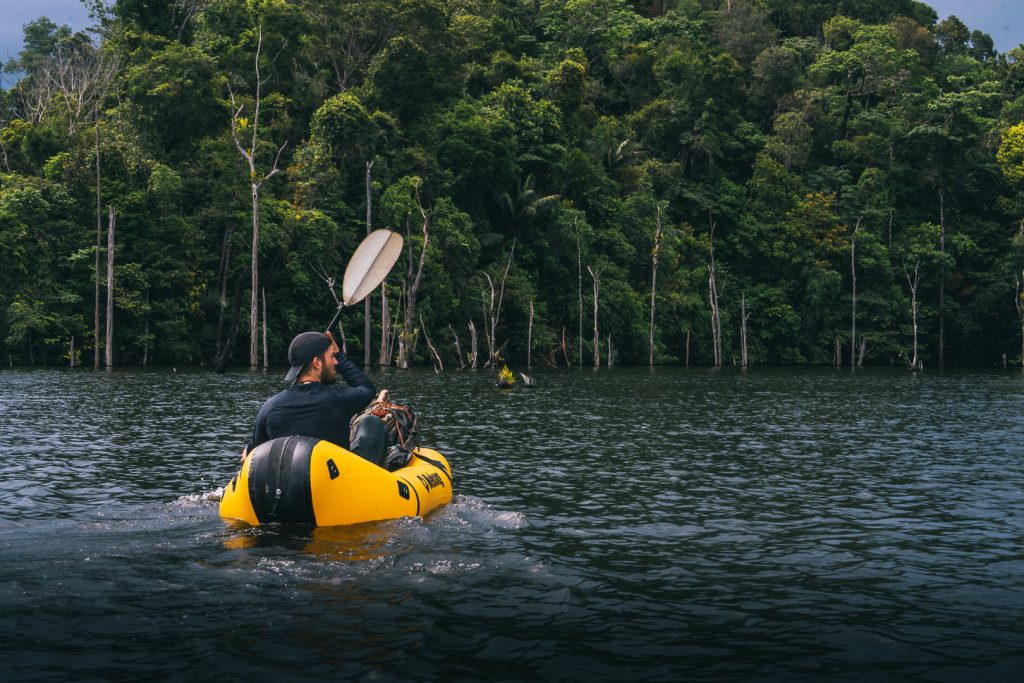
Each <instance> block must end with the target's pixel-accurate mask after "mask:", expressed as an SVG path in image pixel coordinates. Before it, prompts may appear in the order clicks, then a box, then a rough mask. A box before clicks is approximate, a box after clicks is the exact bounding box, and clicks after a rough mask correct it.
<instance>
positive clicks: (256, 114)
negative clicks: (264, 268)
mask: <svg viewBox="0 0 1024 683" xmlns="http://www.w3.org/2000/svg"><path fill="white" fill-rule="evenodd" d="M258 28H259V32H258V41H257V43H256V59H255V60H254V66H255V71H256V96H255V102H254V103H253V117H252V122H251V128H252V139H251V140H250V141H249V146H248V148H246V147H244V146H242V142H241V140H240V139H239V137H238V134H239V132H240V131H241V129H242V128H241V123H240V121H239V115H240V114H241V113H242V109H243V108H244V105H237V103H236V101H235V93H234V91H233V90H232V89H231V87H230V86H229V87H228V95H229V96H230V98H231V138H232V140H233V141H234V143H235V148H236V149H237V150H238V153H239V154H240V155H241V156H242V158H243V159H245V161H246V163H247V164H248V165H249V183H250V186H251V189H252V262H251V275H252V282H251V292H250V297H249V367H250V368H255V367H256V366H257V362H258V356H257V346H258V345H257V325H258V322H259V318H258V314H257V310H258V309H257V305H258V302H259V262H258V259H259V248H260V189H261V188H262V187H263V183H265V182H266V181H268V180H270V179H271V178H273V177H274V176H275V175H277V172H278V167H277V164H278V162H279V161H280V159H281V152H283V151H284V148H285V147H287V146H288V142H287V141H286V142H285V143H284V144H283V145H281V146H280V147H279V148H278V149H277V156H275V157H274V165H273V167H272V168H271V169H270V171H268V172H267V173H266V174H265V175H263V176H262V177H260V175H259V174H258V173H257V172H256V156H257V151H258V149H259V147H260V138H259V126H260V106H261V95H260V94H261V92H262V88H263V83H264V82H265V81H264V79H263V78H262V76H260V52H261V51H262V49H263V25H262V24H260V25H259V27H258Z"/></svg>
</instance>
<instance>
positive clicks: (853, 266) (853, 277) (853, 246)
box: [850, 216, 862, 368]
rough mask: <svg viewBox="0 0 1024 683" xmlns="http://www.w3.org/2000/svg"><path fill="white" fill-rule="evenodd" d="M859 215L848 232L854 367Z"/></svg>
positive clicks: (853, 359) (851, 354)
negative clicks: (851, 230) (851, 229)
mask: <svg viewBox="0 0 1024 683" xmlns="http://www.w3.org/2000/svg"><path fill="white" fill-rule="evenodd" d="M861 218H862V217H860V216H858V217H857V224H856V225H854V226H853V232H851V233H850V287H851V289H850V292H851V300H852V303H851V306H852V309H851V311H850V367H851V368H853V367H856V365H857V364H856V362H855V355H856V353H857V230H858V229H860V221H861Z"/></svg>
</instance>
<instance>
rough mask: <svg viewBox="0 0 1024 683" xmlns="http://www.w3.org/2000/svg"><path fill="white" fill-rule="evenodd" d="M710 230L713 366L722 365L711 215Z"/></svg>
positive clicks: (709, 287)
mask: <svg viewBox="0 0 1024 683" xmlns="http://www.w3.org/2000/svg"><path fill="white" fill-rule="evenodd" d="M710 222H711V230H710V232H709V234H708V257H709V261H708V303H709V304H710V306H711V344H712V347H713V349H714V355H715V367H716V368H720V367H722V312H721V307H720V306H719V303H718V300H719V297H720V296H721V293H720V292H719V291H718V280H717V275H718V274H717V272H716V267H715V221H714V218H713V217H711V220H710Z"/></svg>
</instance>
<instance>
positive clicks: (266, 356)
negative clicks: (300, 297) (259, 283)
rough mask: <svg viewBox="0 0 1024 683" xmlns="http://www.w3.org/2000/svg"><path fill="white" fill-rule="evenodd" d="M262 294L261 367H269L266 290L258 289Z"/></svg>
mask: <svg viewBox="0 0 1024 683" xmlns="http://www.w3.org/2000/svg"><path fill="white" fill-rule="evenodd" d="M260 292H261V293H262V294H263V369H264V370H266V369H268V368H269V367H270V355H269V353H268V352H267V290H266V289H260Z"/></svg>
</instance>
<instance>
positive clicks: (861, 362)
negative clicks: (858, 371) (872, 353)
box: [857, 334, 868, 368]
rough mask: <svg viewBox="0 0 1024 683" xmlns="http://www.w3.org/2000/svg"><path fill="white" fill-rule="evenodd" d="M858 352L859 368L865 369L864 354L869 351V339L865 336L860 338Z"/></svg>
mask: <svg viewBox="0 0 1024 683" xmlns="http://www.w3.org/2000/svg"><path fill="white" fill-rule="evenodd" d="M858 349H859V350H858V351H857V367H858V368H862V367H864V353H865V352H866V351H867V349H868V339H867V337H865V336H864V335H863V334H862V335H861V336H860V346H859V347H858Z"/></svg>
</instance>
